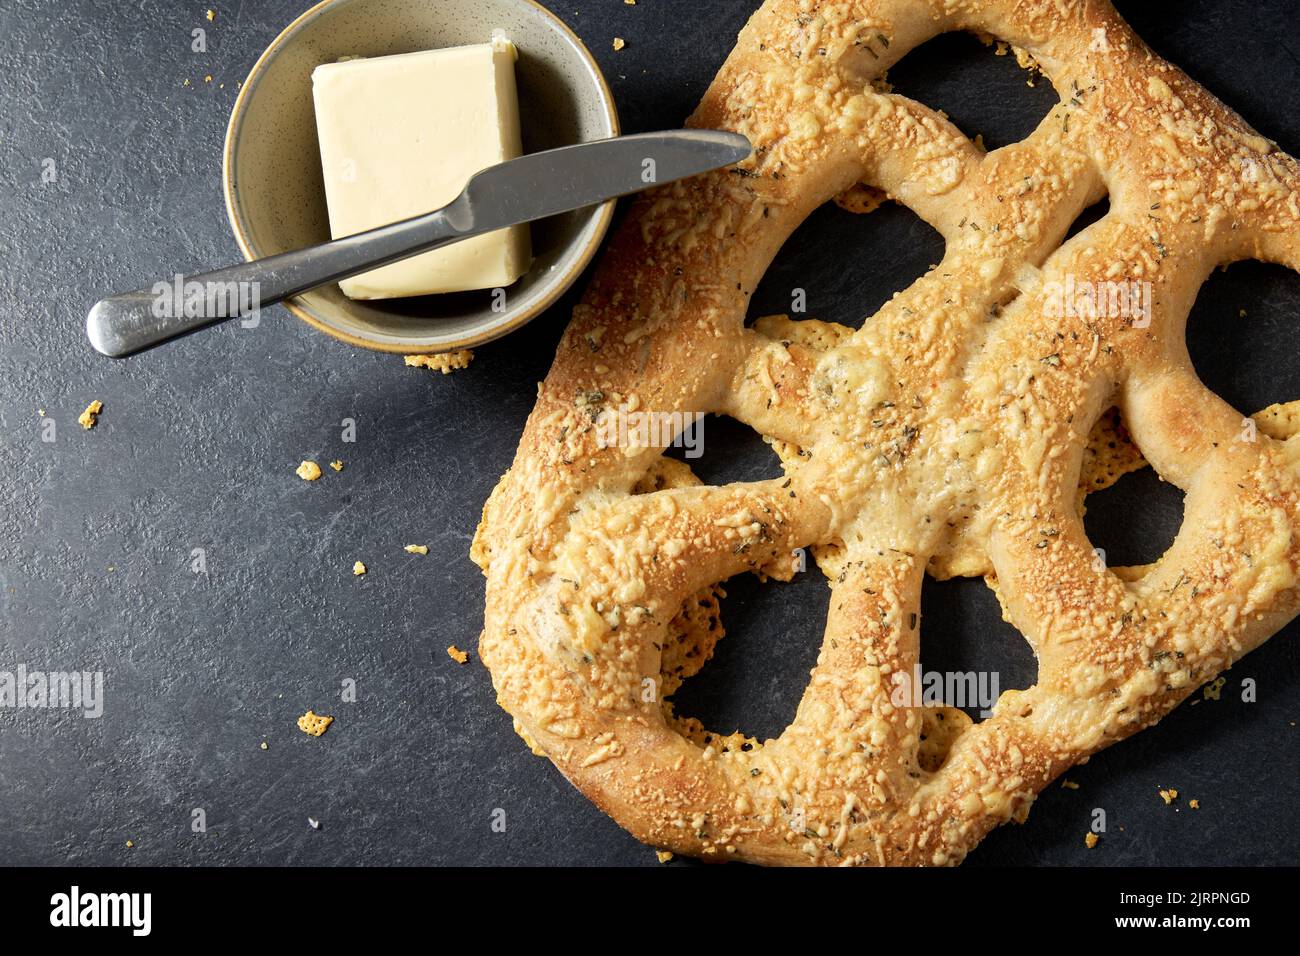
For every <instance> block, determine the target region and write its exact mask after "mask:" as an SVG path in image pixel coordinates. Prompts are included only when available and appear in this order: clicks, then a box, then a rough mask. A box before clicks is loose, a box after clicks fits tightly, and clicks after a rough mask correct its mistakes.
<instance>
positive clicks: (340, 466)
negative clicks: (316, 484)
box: [330, 458, 343, 471]
mask: <svg viewBox="0 0 1300 956" xmlns="http://www.w3.org/2000/svg"><path fill="white" fill-rule="evenodd" d="M330 467H331V468H333V469H334V470H335V471H342V470H343V462H341V461H339V460H338V459H337V458H336V459H335V460H334V461H332V462H330Z"/></svg>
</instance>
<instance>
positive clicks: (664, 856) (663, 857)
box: [627, 0, 673, 863]
mask: <svg viewBox="0 0 1300 956" xmlns="http://www.w3.org/2000/svg"><path fill="white" fill-rule="evenodd" d="M627 2H628V3H636V0H627ZM655 857H656V859H658V860H659V862H660V863H667V862H668V861H669V860H671V859H672V858H673V854H672V851H671V850H655Z"/></svg>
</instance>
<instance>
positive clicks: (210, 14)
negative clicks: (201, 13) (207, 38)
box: [207, 10, 217, 23]
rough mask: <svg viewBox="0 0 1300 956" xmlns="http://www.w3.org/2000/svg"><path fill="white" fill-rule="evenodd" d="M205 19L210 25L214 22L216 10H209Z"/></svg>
mask: <svg viewBox="0 0 1300 956" xmlns="http://www.w3.org/2000/svg"><path fill="white" fill-rule="evenodd" d="M207 18H208V22H209V23H211V22H212V21H213V20H215V19H216V18H217V11H216V10H209V11H208V12H207Z"/></svg>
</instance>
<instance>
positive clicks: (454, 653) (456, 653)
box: [447, 644, 469, 664]
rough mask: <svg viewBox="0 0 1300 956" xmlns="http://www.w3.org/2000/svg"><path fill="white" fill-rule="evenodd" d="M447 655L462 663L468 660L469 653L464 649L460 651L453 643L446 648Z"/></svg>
mask: <svg viewBox="0 0 1300 956" xmlns="http://www.w3.org/2000/svg"><path fill="white" fill-rule="evenodd" d="M447 656H448V657H450V658H451V659H452V660H453V661H455V662H456V663H457V664H464V663H465V662H466V661H468V660H469V654H468V653H466V652H465V651H462V650H461V649H460V648H459V647H457V646H456V645H455V644H453V645H451V646H450V647H448V648H447Z"/></svg>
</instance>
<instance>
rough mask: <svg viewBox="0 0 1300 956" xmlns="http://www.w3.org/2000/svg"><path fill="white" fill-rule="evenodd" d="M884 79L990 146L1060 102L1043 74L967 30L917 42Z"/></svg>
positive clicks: (1026, 130) (1026, 129) (1011, 138)
mask: <svg viewBox="0 0 1300 956" xmlns="http://www.w3.org/2000/svg"><path fill="white" fill-rule="evenodd" d="M998 54H1001V55H998ZM1020 59H1022V60H1023V59H1024V56H1023V54H1021V55H1020ZM1026 62H1028V61H1026ZM887 79H888V81H889V83H890V85H891V86H893V88H894V92H895V93H901V94H902V95H904V96H907V97H910V98H912V99H914V100H917V101H918V102H921V103H924V104H925V105H926V106H929V107H930V108H931V109H936V110H942V111H943V112H944V113H946V114H947V116H948V118H949V119H950V120H952V122H953V123H954V124H955V125H956V126H957V128H958V129H960V130H961V131H962V132H964V133H965V134H966V135H967V136H969V137H971V138H972V139H974V138H975V137H976V136H979V137H980V138H981V140H982V141H983V143H984V146H985V148H986V149H990V150H991V149H997V148H998V147H999V146H1005V145H1007V144H1008V143H1016V142H1019V141H1020V140H1022V139H1024V138H1026V137H1027V136H1028V135H1029V134H1030V133H1032V132H1033V131H1034V129H1035V128H1036V127H1037V126H1038V124H1039V123H1040V122H1042V120H1043V119H1044V118H1045V117H1046V116H1047V114H1048V113H1049V112H1051V110H1052V107H1054V106H1056V105H1057V103H1059V102H1060V97H1059V96H1058V95H1057V93H1056V91H1055V90H1054V89H1053V88H1052V84H1051V82H1050V81H1049V80H1048V79H1047V77H1045V76H1043V75H1042V74H1041V73H1038V72H1037V70H1032V69H1024V68H1022V67H1021V66H1020V64H1019V62H1018V56H1017V53H1016V51H1015V50H1013V49H1012V48H1011V47H1009V46H1008V45H1007V44H1005V43H1002V42H1001V41H997V40H992V41H989V42H987V43H986V42H984V41H981V40H980V39H978V38H976V37H974V36H972V35H971V34H969V33H946V34H944V35H942V36H938V37H935V38H934V39H933V40H930V41H928V42H926V43H923V44H921V45H920V46H919V47H917V48H916V49H915V50H913V51H911V52H910V53H908V54H907V56H905V57H903V59H902V60H901V61H900V62H899V63H898V64H897V65H896V66H895V67H893V68H892V69H891V70H890V71H889V75H888V77H887Z"/></svg>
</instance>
